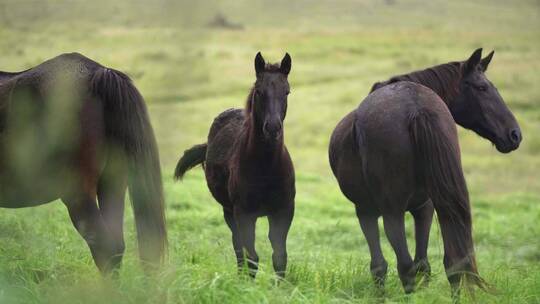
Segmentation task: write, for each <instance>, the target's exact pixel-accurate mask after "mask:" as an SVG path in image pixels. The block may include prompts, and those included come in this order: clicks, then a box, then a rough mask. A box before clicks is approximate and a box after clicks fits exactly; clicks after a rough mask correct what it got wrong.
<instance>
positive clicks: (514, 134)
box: [510, 129, 521, 144]
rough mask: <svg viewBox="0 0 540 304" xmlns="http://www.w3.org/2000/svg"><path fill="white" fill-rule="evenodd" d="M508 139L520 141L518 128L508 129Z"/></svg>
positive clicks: (514, 141) (516, 142)
mask: <svg viewBox="0 0 540 304" xmlns="http://www.w3.org/2000/svg"><path fill="white" fill-rule="evenodd" d="M510 140H511V141H512V142H513V143H515V144H518V143H519V142H520V141H521V131H519V129H513V130H511V131H510Z"/></svg>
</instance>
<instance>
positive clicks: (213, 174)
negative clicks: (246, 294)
mask: <svg viewBox="0 0 540 304" xmlns="http://www.w3.org/2000/svg"><path fill="white" fill-rule="evenodd" d="M290 70H291V57H290V56H289V54H286V55H285V57H284V58H283V60H282V61H281V65H279V66H278V65H273V64H266V63H265V62H264V59H263V57H262V56H261V54H260V53H258V54H257V56H256V57H255V71H256V75H257V79H256V81H255V85H254V86H253V88H252V89H251V92H250V93H249V96H248V98H247V103H246V107H245V109H244V110H240V109H230V110H227V111H225V112H223V113H221V114H220V115H219V116H218V117H216V119H215V120H214V122H213V124H212V126H211V128H210V133H209V135H208V142H207V143H206V144H201V145H197V146H194V147H192V148H191V149H189V150H186V151H185V152H184V155H183V156H182V158H181V159H180V161H179V162H178V165H177V167H176V171H175V177H176V178H181V177H182V176H183V175H184V174H185V172H186V171H187V170H189V169H190V168H192V167H194V166H196V165H198V164H202V163H204V169H205V173H206V181H207V183H208V188H209V189H210V192H211V193H212V195H213V196H214V198H215V199H216V200H217V201H218V202H219V203H220V204H221V205H222V206H223V215H224V217H225V221H226V222H227V225H228V226H229V228H230V229H231V232H232V243H233V247H234V251H235V253H236V258H237V262H238V267H239V269H241V267H243V265H244V263H245V262H246V261H245V256H244V252H243V249H245V251H246V257H247V264H248V266H249V269H250V274H251V275H252V276H255V274H256V271H257V268H258V266H257V263H258V261H259V257H258V256H257V252H256V251H255V223H256V221H257V218H258V217H260V216H268V222H269V225H270V232H269V234H268V237H269V239H270V242H271V244H272V248H273V250H274V253H273V254H272V261H273V264H274V270H275V271H276V273H277V274H278V275H279V276H281V277H283V276H284V275H285V270H286V267H287V249H286V242H287V234H288V231H289V227H290V226H291V222H292V219H293V215H294V196H295V186H294V168H293V164H292V161H291V158H290V156H289V153H288V152H287V148H286V147H285V145H284V144H283V120H284V119H285V114H286V112H287V95H288V94H289V83H288V81H287V76H288V74H289V71H290Z"/></svg>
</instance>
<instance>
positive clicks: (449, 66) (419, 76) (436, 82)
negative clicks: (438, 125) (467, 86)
mask: <svg viewBox="0 0 540 304" xmlns="http://www.w3.org/2000/svg"><path fill="white" fill-rule="evenodd" d="M462 65H463V63H461V62H449V63H446V64H441V65H437V66H434V67H431V68H428V69H425V70H422V71H417V72H413V73H410V74H406V75H402V76H401V77H398V78H401V79H399V80H408V81H412V82H416V83H420V84H421V85H424V86H426V87H428V88H430V89H431V90H433V91H434V92H435V93H437V95H439V97H441V99H442V100H443V101H444V103H445V104H446V106H447V107H448V109H449V110H450V111H451V112H452V109H453V105H454V101H455V99H456V97H457V95H458V94H459V82H460V81H461V78H462Z"/></svg>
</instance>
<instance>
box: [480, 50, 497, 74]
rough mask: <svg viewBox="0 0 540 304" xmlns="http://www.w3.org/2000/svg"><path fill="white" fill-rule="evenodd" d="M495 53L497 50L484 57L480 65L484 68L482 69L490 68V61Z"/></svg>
mask: <svg viewBox="0 0 540 304" xmlns="http://www.w3.org/2000/svg"><path fill="white" fill-rule="evenodd" d="M493 54H495V51H491V53H489V55H487V56H486V57H485V58H484V59H482V60H481V61H480V67H481V68H482V71H484V72H485V71H486V70H487V68H488V65H489V63H490V62H491V59H492V58H493Z"/></svg>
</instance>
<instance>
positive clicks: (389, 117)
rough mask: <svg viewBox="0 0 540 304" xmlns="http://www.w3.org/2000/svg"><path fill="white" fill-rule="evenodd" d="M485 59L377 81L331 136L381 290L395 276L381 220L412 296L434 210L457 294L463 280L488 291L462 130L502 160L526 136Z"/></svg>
mask: <svg viewBox="0 0 540 304" xmlns="http://www.w3.org/2000/svg"><path fill="white" fill-rule="evenodd" d="M481 52H482V50H481V49H478V50H476V51H475V52H474V53H473V54H472V56H471V57H470V58H469V59H468V60H466V61H463V62H451V63H447V64H443V65H438V66H435V67H432V68H428V69H426V70H422V71H417V72H413V73H410V74H405V75H400V76H395V77H392V78H390V80H388V81H385V82H381V83H376V84H375V85H374V86H373V88H372V90H371V94H370V95H368V96H367V97H366V98H365V99H364V101H363V102H362V103H361V104H360V106H359V107H358V108H357V109H356V110H354V111H353V112H351V113H350V114H348V115H347V116H346V117H345V118H344V119H343V120H341V122H340V123H339V124H338V125H337V127H336V129H335V130H334V132H333V134H332V138H331V141H330V148H329V158H330V165H331V167H332V170H333V172H334V175H335V176H336V178H337V179H338V182H339V186H340V188H341V190H342V192H343V193H344V194H345V196H346V197H347V198H348V199H349V200H351V201H352V202H353V203H354V204H355V205H356V214H357V216H358V219H359V221H360V226H361V228H362V231H363V232H364V235H365V236H366V240H367V242H368V245H369V250H370V254H371V272H372V275H373V277H374V279H375V281H376V282H377V283H378V284H381V285H383V284H384V279H385V276H386V271H387V263H386V261H385V259H384V257H383V255H382V252H381V247H380V243H379V228H378V225H377V219H378V217H379V216H381V215H382V217H383V221H384V230H385V232H386V235H387V237H388V239H389V241H390V243H391V245H392V248H393V249H394V251H395V253H396V256H397V261H398V273H399V276H400V279H401V281H402V283H403V286H404V289H405V291H406V292H411V291H413V289H414V286H415V276H416V274H417V273H418V274H420V275H425V276H426V278H428V277H429V274H430V265H429V263H428V259H427V247H428V239H429V231H430V227H431V222H432V217H433V207H435V210H436V211H437V215H438V219H439V224H440V227H441V232H442V236H443V242H444V265H445V268H446V273H447V276H448V279H449V281H450V284H451V286H452V289H453V291H457V290H458V289H457V288H458V287H459V285H460V282H461V281H462V279H464V278H465V279H467V280H466V281H467V282H472V283H474V284H476V285H479V286H481V287H482V286H484V285H485V284H484V283H483V280H482V279H481V278H480V277H479V276H478V271H477V267H476V261H475V255H474V247H473V238H472V230H471V229H472V227H471V226H472V220H471V212H470V206H469V196H468V191H467V186H466V183H465V179H464V176H463V171H462V167H461V158H460V149H459V143H458V136H457V132H456V126H455V123H457V124H459V125H461V126H463V127H465V128H467V129H470V130H473V131H474V132H476V133H477V134H479V135H480V136H482V137H484V138H486V139H488V140H490V141H491V142H492V143H493V144H494V145H495V146H496V147H497V150H499V151H500V152H503V153H507V152H510V151H512V150H515V149H517V148H518V146H519V143H520V141H521V132H520V129H519V126H518V123H517V122H516V120H515V118H514V115H513V114H512V113H511V112H510V111H509V110H508V108H507V106H506V105H505V103H504V101H503V99H502V98H501V96H500V95H499V93H498V91H497V89H496V88H495V87H494V86H493V84H492V83H491V82H490V81H489V80H488V79H487V78H486V76H485V74H484V72H485V71H486V69H487V67H488V64H489V62H490V61H491V59H492V57H493V52H491V53H490V54H489V55H488V56H487V57H486V58H484V59H482V58H481ZM406 211H409V212H411V214H412V215H413V217H414V220H415V236H416V255H415V258H414V260H413V259H412V258H411V256H410V254H409V251H408V248H407V242H406V238H405V228H404V213H405V212H406Z"/></svg>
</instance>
